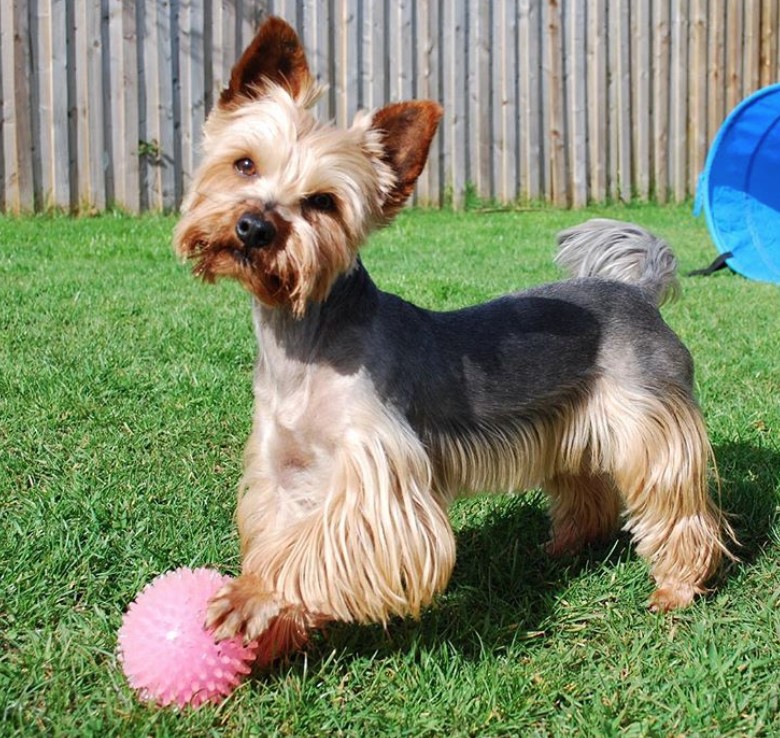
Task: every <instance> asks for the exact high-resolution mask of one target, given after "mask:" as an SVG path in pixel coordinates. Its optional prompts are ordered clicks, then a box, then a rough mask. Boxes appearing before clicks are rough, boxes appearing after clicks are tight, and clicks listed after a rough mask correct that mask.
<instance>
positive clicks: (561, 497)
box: [543, 472, 621, 556]
mask: <svg viewBox="0 0 780 738" xmlns="http://www.w3.org/2000/svg"><path fill="white" fill-rule="evenodd" d="M543 486H544V489H545V491H546V492H547V493H548V494H549V496H550V503H551V504H550V519H551V521H552V529H551V534H550V540H549V541H548V543H547V545H546V547H545V548H546V550H547V553H549V554H550V555H551V556H561V555H566V554H571V553H576V552H577V551H579V550H580V549H581V548H582V547H583V546H585V545H587V544H588V543H590V542H595V541H599V540H602V539H604V538H607V537H608V536H610V535H612V534H613V533H614V532H615V531H616V530H617V528H618V525H619V519H620V509H621V501H620V494H619V493H618V490H617V489H616V487H615V484H614V482H613V481H612V480H611V479H610V478H609V477H608V476H607V475H605V474H590V473H587V472H583V473H581V474H566V473H562V474H557V475H555V476H554V477H552V478H550V479H548V480H547V481H546V482H545V483H544V485H543Z"/></svg>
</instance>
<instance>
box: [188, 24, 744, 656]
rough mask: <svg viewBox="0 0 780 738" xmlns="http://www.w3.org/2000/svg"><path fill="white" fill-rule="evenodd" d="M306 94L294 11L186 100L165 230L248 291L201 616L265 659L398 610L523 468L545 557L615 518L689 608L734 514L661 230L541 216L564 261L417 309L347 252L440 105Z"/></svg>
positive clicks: (446, 567) (672, 603)
mask: <svg viewBox="0 0 780 738" xmlns="http://www.w3.org/2000/svg"><path fill="white" fill-rule="evenodd" d="M320 92H321V90H320V88H319V87H318V85H317V84H316V83H315V81H314V78H313V77H312V75H311V73H310V71H309V66H308V62H307V60H306V56H305V53H304V50H303V48H302V45H301V43H300V41H299V39H298V37H297V35H296V33H295V31H294V30H293V29H292V28H291V27H290V26H289V25H288V24H287V23H286V22H284V21H283V20H281V19H279V18H275V17H271V18H269V19H267V20H266V21H265V22H264V23H263V24H262V25H261V27H260V28H259V30H258V33H257V35H256V37H255V38H254V40H253V41H252V43H251V44H250V45H249V47H248V48H247V49H246V51H245V52H244V53H243V55H242V56H241V57H240V59H239V60H238V62H237V63H236V65H235V67H234V68H233V70H232V72H231V77H230V81H229V84H228V86H227V87H226V88H225V89H224V90H223V91H222V93H221V95H220V97H219V100H218V102H217V104H216V106H215V108H214V109H213V111H212V112H211V113H210V114H209V116H208V118H207V120H206V123H205V126H204V142H203V158H202V163H201V164H200V166H199V168H198V169H197V171H196V173H195V174H194V177H193V181H192V186H191V189H190V190H189V192H188V194H187V196H186V198H185V201H184V203H183V207H182V217H181V219H180V221H179V223H178V224H177V226H176V230H175V235H174V245H175V249H176V251H177V252H178V254H179V255H181V256H182V257H183V258H185V259H190V260H192V262H193V263H194V272H195V274H196V275H199V276H201V277H203V278H204V279H205V280H206V281H209V282H211V281H214V280H216V279H217V278H221V277H230V278H234V279H237V280H238V281H239V282H240V283H241V284H242V285H243V286H244V287H245V288H246V289H247V290H248V291H249V292H250V294H251V296H252V312H253V318H254V327H255V330H256V334H257V339H258V343H259V355H258V359H257V366H256V371H255V375H254V396H255V408H254V421H253V429H252V432H251V436H250V438H249V441H248V444H247V447H246V453H245V469H244V473H243V478H242V480H241V483H240V490H239V499H238V507H237V523H238V531H239V537H240V541H241V552H242V567H241V574H240V575H239V576H238V577H237V578H236V579H234V580H233V581H232V582H231V583H229V584H228V585H227V586H226V587H225V588H224V589H222V590H221V591H220V592H219V593H218V594H217V595H216V596H215V598H214V599H213V600H212V601H211V603H210V606H209V609H208V614H207V621H208V625H209V627H211V628H213V629H214V632H215V634H216V636H217V637H218V638H227V637H230V636H233V635H235V634H237V633H243V634H244V636H245V637H246V638H247V639H253V638H256V637H258V636H263V637H264V638H266V639H267V642H268V645H267V651H268V653H267V655H268V657H269V658H272V657H274V656H275V655H278V654H279V653H281V652H283V651H284V650H289V649H291V648H295V647H298V646H300V645H301V644H302V643H303V642H304V640H305V634H306V632H307V631H308V630H309V629H311V628H314V627H319V626H321V625H324V624H326V623H327V622H329V621H345V622H357V623H369V622H379V623H386V622H387V621H388V620H389V619H390V618H391V617H393V616H413V617H417V616H419V614H420V612H421V610H422V609H423V608H424V607H425V606H426V605H428V604H429V603H430V602H431V600H432V598H433V597H434V596H435V595H436V594H437V593H439V592H441V591H442V590H443V589H444V588H445V587H446V585H447V582H448V580H449V578H450V574H451V572H452V569H453V566H454V563H455V537H454V535H453V531H452V528H451V526H450V522H449V519H448V513H447V511H448V507H449V505H450V504H451V502H452V501H453V500H454V499H455V498H456V497H458V496H459V495H462V494H468V493H471V492H482V491H485V490H494V491H498V492H504V491H513V490H524V489H531V488H542V489H544V490H545V491H546V492H547V494H548V495H549V498H550V500H551V512H550V515H551V521H552V533H551V538H550V541H549V543H548V544H547V550H548V551H549V553H550V554H552V555H562V554H568V553H571V552H574V551H576V550H578V549H579V548H581V547H582V546H584V545H586V544H588V543H589V542H591V541H595V540H597V539H601V538H603V537H605V536H609V535H611V534H613V533H614V532H615V531H616V530H617V529H618V528H619V527H620V523H621V521H623V526H624V528H625V529H626V530H628V531H629V532H630V534H631V536H632V537H633V540H634V542H635V544H636V550H637V551H638V553H639V554H640V555H641V556H643V557H644V558H645V559H646V560H647V561H648V563H649V566H650V571H651V574H652V577H653V579H654V580H655V585H656V588H655V591H654V592H653V594H652V596H651V598H650V601H649V605H650V607H651V608H652V609H654V610H659V611H667V610H671V609H673V608H680V607H685V606H686V605H688V604H690V603H691V602H692V600H693V599H694V597H695V596H696V595H697V594H699V593H702V592H704V591H706V586H707V582H708V580H710V578H711V577H712V575H713V574H714V573H715V572H716V570H717V569H718V566H719V562H720V561H721V560H722V558H723V556H728V555H729V553H728V547H727V545H726V543H725V540H726V538H727V537H728V536H730V535H731V531H730V528H729V526H728V524H727V523H726V522H725V521H724V519H723V515H722V514H721V512H720V511H719V509H718V507H717V506H716V505H715V503H714V502H713V500H712V499H711V496H710V494H709V489H708V486H709V485H708V478H709V474H710V470H711V469H712V463H713V460H712V449H711V445H710V442H709V440H708V436H707V432H706V429H705V424H704V421H703V419H702V414H701V412H700V409H699V407H698V405H697V403H696V400H695V399H694V395H693V389H692V387H693V364H692V360H691V356H690V353H689V352H688V350H687V349H686V348H685V346H684V345H683V344H682V343H681V341H680V340H679V339H678V338H677V336H676V335H675V334H674V333H673V332H672V330H671V329H670V328H669V327H668V326H667V325H666V324H665V323H664V322H663V320H662V318H661V316H660V313H659V311H658V306H659V305H660V304H661V303H662V302H663V301H664V300H665V299H667V298H669V297H671V296H673V293H674V292H675V291H676V290H677V281H676V260H675V257H674V255H673V253H672V252H671V250H670V248H669V246H668V245H667V244H666V243H665V242H664V241H662V240H660V239H658V238H656V237H654V236H652V235H651V234H649V233H647V232H646V231H644V230H643V229H641V228H639V227H638V226H634V225H631V224H626V223H619V222H615V221H607V220H592V221H589V222H588V223H586V224H584V225H582V226H579V227H575V228H572V229H570V230H568V231H565V232H563V233H562V234H560V236H559V243H560V250H559V253H558V257H557V260H558V263H559V264H560V265H562V266H563V267H564V268H565V269H567V270H568V272H569V274H570V277H569V278H568V279H566V280H564V281H561V282H558V283H555V284H548V285H545V286H541V287H536V288H533V289H530V290H527V291H525V292H520V293H517V294H511V295H507V296H504V297H500V298H498V299H495V300H492V301H490V302H487V303H485V304H482V305H478V306H475V307H468V308H465V309H461V310H456V311H453V312H433V311H429V310H425V309H422V308H420V307H417V306H415V305H412V304H410V303H408V302H406V301H404V300H402V299H401V298H400V297H397V296H395V295H392V294H388V293H386V292H383V291H381V290H380V289H379V288H378V287H377V286H376V285H375V284H374V282H373V281H372V280H371V277H370V276H369V275H368V272H367V271H366V269H365V267H364V266H363V264H362V263H361V260H360V257H359V250H360V248H361V247H362V246H363V245H364V244H365V242H366V239H367V237H368V235H369V234H370V233H371V232H372V231H373V230H375V229H376V228H378V227H381V226H383V225H386V224H387V223H389V222H390V220H392V218H393V216H394V215H396V213H397V212H398V211H399V210H400V209H401V208H402V207H403V205H404V203H405V202H406V200H407V199H408V197H409V195H410V194H411V192H412V190H413V188H414V185H415V181H416V180H417V178H418V176H419V175H420V173H421V171H422V169H423V167H424V165H425V162H426V158H427V155H428V150H429V147H430V143H431V139H432V138H433V136H434V134H435V132H436V128H437V125H438V123H439V119H440V118H441V115H442V110H441V108H440V106H439V105H438V104H437V103H435V102H431V101H415V102H401V103H394V104H390V105H387V106H386V107H383V108H381V109H378V110H376V111H374V112H360V113H358V114H357V115H356V117H355V119H354V122H353V124H352V125H351V127H349V128H347V129H339V128H337V127H335V126H334V125H331V124H325V123H321V122H318V121H317V120H316V119H315V117H314V115H313V113H312V110H311V108H312V106H313V104H314V103H315V101H316V100H317V97H318V95H319V94H320ZM496 268H500V266H497V267H496Z"/></svg>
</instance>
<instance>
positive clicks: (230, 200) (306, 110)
mask: <svg viewBox="0 0 780 738" xmlns="http://www.w3.org/2000/svg"><path fill="white" fill-rule="evenodd" d="M319 94H320V88H319V87H318V85H317V84H316V83H315V81H314V79H313V78H312V76H311V74H310V72H309V66H308V63H307V61H306V56H305V53H304V50H303V47H302V46H301V43H300V41H299V39H298V36H297V35H296V33H295V31H294V30H293V29H292V28H291V27H290V26H289V25H288V24H287V23H285V22H284V21H283V20H281V19H279V18H273V17H272V18H269V19H268V20H266V21H265V23H263V25H262V26H261V27H260V29H259V30H258V33H257V35H256V36H255V38H254V40H253V41H252V43H251V44H250V46H249V47H248V48H247V49H246V51H245V52H244V53H243V55H242V56H241V58H240V59H239V60H238V62H237V63H236V65H235V67H234V68H233V70H232V73H231V77H230V83H229V85H228V86H227V87H226V88H225V89H224V90H223V91H222V94H221V96H220V98H219V101H218V103H217V105H216V106H215V107H214V109H213V111H212V112H211V113H210V115H209V117H208V119H207V121H206V124H205V127H204V140H203V158H202V162H201V164H200V166H199V167H198V169H197V171H196V172H195V175H194V177H193V181H192V186H191V188H190V191H189V193H188V194H187V196H186V198H185V201H184V203H183V206H182V213H183V217H182V219H181V221H180V222H179V224H178V226H177V228H176V232H175V235H174V244H175V248H176V250H177V252H178V253H179V254H180V255H182V256H184V257H187V258H191V259H193V260H194V261H195V273H196V274H199V275H201V276H202V277H204V278H205V279H206V280H208V281H214V280H215V279H216V278H217V277H222V276H228V277H234V278H236V279H238V280H239V281H240V282H241V283H242V284H243V285H244V286H245V287H246V288H247V289H248V290H249V291H250V292H251V293H252V294H253V295H255V297H256V298H257V299H258V300H260V301H261V302H262V303H263V304H265V305H268V306H271V307H281V308H286V309H289V310H290V311H291V312H292V313H293V314H294V315H296V316H301V315H302V314H303V313H304V312H305V310H306V306H307V305H308V304H309V303H310V302H312V301H315V302H316V301H322V300H324V299H325V298H326V297H327V295H328V293H329V291H330V288H331V287H332V285H333V283H334V281H335V279H336V277H338V276H339V275H340V274H343V273H345V272H347V271H349V269H351V268H352V266H353V265H354V263H355V259H356V254H357V250H358V248H359V247H360V246H361V245H362V243H363V242H364V241H365V238H366V236H367V234H368V233H369V232H370V231H371V230H372V229H374V228H375V227H377V226H379V225H382V224H383V223H386V222H388V221H389V220H390V219H391V218H392V217H393V216H394V215H395V214H396V213H397V212H398V210H399V209H400V208H401V207H402V206H403V204H404V202H405V201H406V199H407V198H408V197H409V195H410V194H411V192H412V189H413V188H414V183H415V182H416V180H417V178H418V177H419V175H420V173H421V172H422V169H423V167H424V165H425V161H426V158H427V156H428V149H429V147H430V143H431V139H432V138H433V135H434V133H435V132H436V127H437V125H438V122H439V119H440V117H441V108H440V107H439V105H438V104H436V103H434V102H428V101H419V102H405V103H396V104H393V105H388V106H387V107H384V108H381V109H380V110H377V111H375V112H373V113H366V112H361V113H358V114H357V115H356V117H355V120H354V122H353V124H352V126H351V127H350V128H348V129H338V128H335V127H334V126H332V125H325V124H322V123H319V122H318V121H317V120H316V119H315V118H314V116H313V114H312V112H311V107H312V105H313V104H314V103H315V102H316V100H317V97H318V96H319Z"/></svg>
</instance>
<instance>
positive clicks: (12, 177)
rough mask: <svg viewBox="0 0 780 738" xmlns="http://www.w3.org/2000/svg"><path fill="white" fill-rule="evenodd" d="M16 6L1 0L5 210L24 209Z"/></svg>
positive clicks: (1, 140) (0, 108)
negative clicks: (18, 126)
mask: <svg viewBox="0 0 780 738" xmlns="http://www.w3.org/2000/svg"><path fill="white" fill-rule="evenodd" d="M13 36H14V6H13V5H12V4H11V3H2V2H0V143H2V154H1V156H2V158H1V159H0V164H1V165H2V166H1V167H0V175H1V177H2V178H0V185H2V194H0V203H2V205H3V209H4V210H8V211H9V212H12V213H16V212H18V211H19V210H20V209H21V200H20V197H19V162H18V159H17V145H16V95H15V90H16V80H15V79H14V43H13Z"/></svg>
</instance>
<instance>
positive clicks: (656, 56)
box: [652, 0, 672, 203]
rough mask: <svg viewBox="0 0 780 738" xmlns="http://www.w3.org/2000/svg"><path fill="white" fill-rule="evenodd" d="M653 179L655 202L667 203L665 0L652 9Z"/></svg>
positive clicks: (668, 20)
mask: <svg viewBox="0 0 780 738" xmlns="http://www.w3.org/2000/svg"><path fill="white" fill-rule="evenodd" d="M652 29H653V117H652V125H653V151H652V156H653V179H654V190H655V198H656V200H657V201H658V202H660V203H665V202H666V201H667V200H668V199H669V145H670V142H669V122H670V119H669V92H670V86H669V69H670V63H671V38H672V37H671V15H670V10H669V2H668V0H661V2H659V3H656V4H655V5H654V7H653V22H652Z"/></svg>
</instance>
